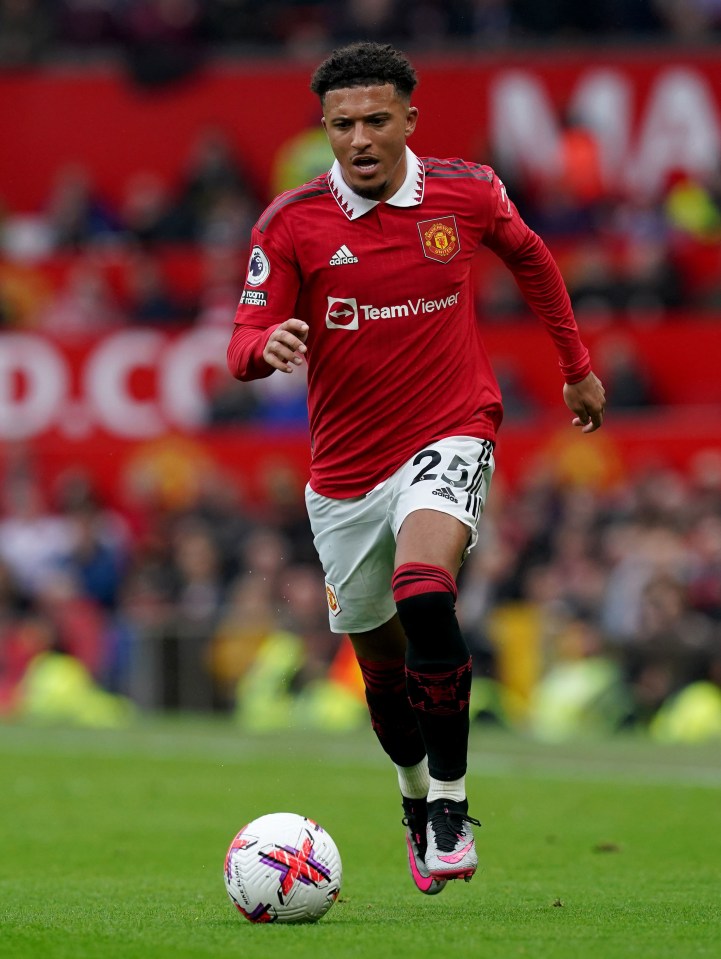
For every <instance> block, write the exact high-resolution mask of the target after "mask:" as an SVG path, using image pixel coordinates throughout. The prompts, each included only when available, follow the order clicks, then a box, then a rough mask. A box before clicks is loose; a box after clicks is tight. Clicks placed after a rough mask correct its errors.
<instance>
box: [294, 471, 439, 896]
mask: <svg viewBox="0 0 721 959" xmlns="http://www.w3.org/2000/svg"><path fill="white" fill-rule="evenodd" d="M306 506H307V508H308V515H309V517H310V522H311V527H312V529H313V534H314V542H315V546H316V549H317V550H318V555H319V557H320V560H321V563H322V565H323V569H324V571H325V576H326V590H327V594H328V610H329V619H330V627H331V629H332V630H333V631H334V632H338V633H348V635H349V636H350V638H351V641H352V643H353V646H354V649H355V652H356V657H357V659H358V663H359V665H360V669H361V674H362V676H363V681H364V684H365V691H366V700H367V702H368V709H369V712H370V717H371V724H372V726H373V729H374V731H375V733H376V736H377V737H378V740H379V742H380V744H381V746H382V748H383V749H384V750H385V752H386V753H387V754H388V756H389V757H390V759H391V760H392V761H393V763H394V765H395V767H396V771H397V774H398V781H399V785H400V788H401V794H402V799H403V809H404V819H405V820H406V841H407V848H408V856H409V867H410V870H411V875H412V877H413V880H414V882H415V883H416V886H417V887H418V888H419V889H420V890H421V891H422V892H425V893H427V894H433V893H436V892H440V890H441V889H442V888H443V886H444V885H445V883H443V882H436V881H435V880H433V879H431V878H430V877H429V876H428V874H427V873H426V872H425V867H424V864H423V853H424V852H425V843H426V808H425V796H426V793H427V791H428V762H427V760H426V753H425V746H424V744H423V739H422V738H421V735H420V732H419V729H418V723H417V722H416V715H415V713H414V711H413V710H412V709H411V706H410V703H409V701H408V695H407V693H406V676H405V648H406V638H405V634H404V633H403V629H402V627H401V625H400V623H399V621H398V616H397V614H396V609H395V603H394V600H393V595H392V592H391V589H390V582H391V578H392V576H393V564H394V561H395V559H394V558H395V537H394V535H393V531H392V529H391V526H390V524H389V521H388V494H387V490H386V489H384V488H379V489H376V490H373V491H371V493H369V494H368V495H367V496H365V497H358V499H357V500H350V501H343V500H330V499H328V498H326V497H322V496H319V495H318V494H317V493H315V492H314V491H313V490H311V489H310V488H307V489H306Z"/></svg>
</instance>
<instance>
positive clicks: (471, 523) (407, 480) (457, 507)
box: [305, 436, 495, 633]
mask: <svg viewBox="0 0 721 959" xmlns="http://www.w3.org/2000/svg"><path fill="white" fill-rule="evenodd" d="M494 468H495V464H494V460H493V444H492V443H491V442H490V441H489V440H479V439H475V438H473V437H469V436H450V437H446V438H445V439H443V440H439V441H438V442H436V443H431V444H429V445H428V446H427V447H424V448H423V449H422V450H421V451H420V452H418V453H416V454H415V455H414V456H412V457H411V458H410V459H409V460H408V461H407V462H406V463H405V464H404V465H403V466H401V468H400V469H398V470H397V471H396V472H395V473H394V474H393V475H392V476H390V477H389V478H388V479H387V480H384V481H383V482H382V483H379V484H378V486H376V487H375V488H374V489H372V490H371V491H370V492H369V493H366V494H365V495H364V496H356V497H353V498H351V499H330V498H328V497H327V496H321V495H320V494H319V493H316V492H315V491H314V490H313V489H311V487H310V485H308V486H306V489H305V502H306V507H307V509H308V516H309V517H310V525H311V529H312V530H313V537H314V540H313V541H314V543H315V548H316V550H317V551H318V555H319V556H320V561H321V564H322V566H323V570H324V572H325V579H326V594H327V598H328V611H329V617H330V628H331V630H332V631H333V632H334V633H365V632H367V631H368V630H370V629H375V628H376V627H378V626H381V625H383V623H387V622H388V620H389V619H391V618H392V616H393V615H394V613H395V611H396V606H395V602H394V600H393V591H392V589H391V579H392V577H393V571H394V569H395V548H396V537H397V536H398V531H399V530H400V528H401V525H402V524H403V521H404V520H405V518H406V516H408V515H409V514H410V513H412V512H414V511H415V510H417V509H433V510H437V511H438V512H440V513H448V514H449V515H450V516H455V517H456V519H458V520H460V521H461V523H464V524H465V525H466V526H467V527H468V528H469V530H470V537H469V543H468V547H467V551H468V550H470V549H472V548H473V546H475V544H476V540H477V539H478V522H479V520H480V517H481V513H482V511H483V508H484V506H485V503H486V499H487V496H488V490H489V488H490V484H491V477H492V475H493V470H494Z"/></svg>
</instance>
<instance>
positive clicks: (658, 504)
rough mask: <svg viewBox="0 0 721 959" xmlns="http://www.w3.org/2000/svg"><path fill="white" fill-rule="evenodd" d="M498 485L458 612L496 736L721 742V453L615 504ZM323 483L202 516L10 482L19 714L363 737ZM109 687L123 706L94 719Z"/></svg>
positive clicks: (10, 610) (648, 481)
mask: <svg viewBox="0 0 721 959" xmlns="http://www.w3.org/2000/svg"><path fill="white" fill-rule="evenodd" d="M494 482H496V485H495V488H494V490H493V492H492V496H491V501H490V504H489V506H488V509H487V511H486V514H485V516H484V518H483V521H482V525H481V537H480V541H479V544H478V547H477V548H476V549H475V550H474V551H473V552H472V553H471V556H470V558H469V559H468V561H467V562H466V564H465V566H464V568H463V570H462V573H461V578H460V592H459V601H458V609H459V617H460V620H461V623H462V626H463V629H464V631H465V634H466V636H467V638H468V640H469V642H470V645H471V647H472V650H473V654H474V664H475V666H474V668H475V680H474V683H475V689H474V693H473V716H474V721H478V722H481V721H487V722H493V723H495V724H498V725H501V726H508V727H511V728H515V729H522V730H528V731H530V732H531V733H532V734H535V735H538V736H539V737H542V738H546V739H551V740H553V739H563V738H567V737H573V736H579V735H591V734H592V735H598V734H602V733H605V734H607V733H610V732H615V731H618V730H623V729H636V730H638V731H640V732H647V731H650V732H651V733H652V734H653V735H655V736H657V737H658V738H661V739H689V740H690V739H707V738H717V737H721V456H719V454H718V451H716V452H713V451H708V452H706V453H704V454H699V456H698V457H697V460H696V462H695V464H694V466H693V468H692V469H691V470H690V471H689V474H688V475H681V474H679V473H677V472H675V471H673V470H670V469H668V468H665V467H663V466H661V465H660V464H659V465H657V466H655V467H652V466H649V468H648V470H647V471H646V472H644V473H643V474H639V475H638V476H637V477H635V478H632V479H627V480H625V481H623V482H620V483H618V484H615V485H613V486H611V487H608V488H605V489H593V488H590V487H589V486H586V485H577V484H570V483H568V482H562V481H561V480H560V479H559V478H558V477H554V476H552V475H550V474H544V473H543V471H541V470H534V472H533V475H532V476H531V475H529V476H528V477H527V479H526V481H525V482H523V483H521V484H519V486H518V487H517V488H515V489H513V490H511V489H509V488H506V487H504V484H503V482H502V477H501V476H497V478H496V481H494ZM302 484H303V481H302V479H301V478H300V477H298V476H296V475H295V474H294V473H293V471H292V470H289V469H286V468H284V467H282V466H279V467H278V469H277V470H276V472H275V474H274V475H273V476H272V477H271V478H270V479H269V483H268V490H267V492H268V497H267V500H266V502H265V503H264V504H258V503H250V502H244V500H243V497H242V495H241V494H240V492H239V491H238V490H237V488H236V487H234V485H233V484H232V483H231V482H229V481H227V479H226V480H219V479H218V478H217V477H216V478H215V479H211V478H210V477H208V479H207V483H206V485H205V487H204V488H202V489H201V490H200V492H198V494H197V495H196V496H195V497H194V498H193V499H192V500H189V501H187V502H184V503H183V504H182V505H179V504H172V503H171V502H169V501H167V500H163V498H162V496H160V495H159V494H158V493H157V491H156V492H155V493H153V494H151V493H150V491H149V490H148V491H146V492H145V495H144V496H140V495H138V496H136V497H135V499H134V500H133V502H132V505H128V506H126V507H123V508H110V507H109V506H108V505H107V504H104V503H103V502H100V501H98V498H97V496H96V495H95V494H94V492H93V490H92V488H91V487H90V486H89V484H88V483H87V481H86V480H85V479H84V478H83V476H82V475H79V474H78V475H70V476H65V477H61V478H59V479H58V481H57V483H56V484H55V486H54V487H53V488H52V489H51V490H50V491H49V492H43V490H41V488H40V484H39V483H38V481H37V479H36V477H35V476H34V475H33V471H32V466H31V464H30V463H28V462H23V461H20V462H18V463H16V464H15V465H14V466H12V467H11V468H9V470H8V474H7V475H6V476H5V482H4V484H3V490H4V501H3V509H2V514H1V518H0V711H1V712H2V714H4V715H5V716H7V717H18V716H28V717H31V718H38V719H42V718H46V719H48V718H53V719H58V718H59V719H65V720H67V721H88V722H96V723H98V724H102V723H108V724H110V723H111V722H115V721H118V717H119V715H122V716H127V715H128V714H129V711H131V710H132V709H133V708H135V709H137V708H140V709H178V708H181V709H195V710H220V711H223V712H225V713H228V714H233V715H234V716H235V717H236V718H237V720H238V722H240V723H241V724H242V725H243V726H244V727H245V728H248V729H254V730H260V729H275V728H284V727H285V726H287V725H289V724H296V725H299V724H300V725H304V726H310V727H313V726H316V727H324V728H332V729H347V728H354V727H356V726H362V724H363V723H365V722H366V721H367V720H366V716H365V707H364V702H363V694H362V688H361V686H360V684H359V679H358V675H357V673H356V671H355V669H354V664H353V661H352V655H350V650H349V648H348V643H347V640H345V639H343V638H341V637H338V636H336V635H334V634H332V633H331V632H330V631H329V629H328V617H327V609H326V602H325V589H324V584H323V575H322V572H321V570H320V567H319V565H318V562H317V559H316V557H315V553H314V551H313V546H312V540H311V535H310V530H309V528H308V523H307V520H306V517H305V510H304V504H303V498H302ZM69 666H70V667H71V668H70V670H69V671H68V667H69ZM91 692H92V695H93V696H94V697H95V700H98V697H101V699H100V702H101V704H102V702H103V700H102V697H105V700H106V705H107V703H112V704H114V705H113V706H112V708H101V706H99V705H98V703H97V702H96V703H95V708H94V709H93V710H90V714H89V717H90V718H88V714H87V713H86V711H85V709H84V706H83V703H84V702H85V699H84V697H87V695H89V694H90V693H91ZM683 697H686V698H685V699H684V698H683ZM689 698H690V699H691V700H692V702H691V705H689V702H688V699H689ZM118 703H122V704H123V710H124V711H121V712H120V713H119V712H118V708H117V704H118ZM679 704H681V705H679ZM682 707H683V708H682ZM678 709H681V711H682V720H679V718H678V714H677V710H678Z"/></svg>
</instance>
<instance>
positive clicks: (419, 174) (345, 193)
mask: <svg viewBox="0 0 721 959" xmlns="http://www.w3.org/2000/svg"><path fill="white" fill-rule="evenodd" d="M425 179H426V173H425V170H424V168H423V163H422V162H421V160H419V158H418V157H417V156H416V155H415V153H414V152H413V151H412V150H411V149H410V147H406V178H405V180H404V181H403V183H402V184H401V186H400V189H399V190H398V191H397V192H396V193H394V194H393V196H392V197H390V199H388V200H386V201H385V202H386V203H390V205H391V206H418V204H419V203H420V202H421V201H422V199H423V190H424V188H425ZM328 186H329V187H330V192H331V193H332V194H333V196H334V197H335V199H336V202H337V204H338V206H339V207H340V208H341V210H342V211H343V212H344V213H345V215H346V216H347V217H348V219H349V220H357V219H358V217H359V216H363V214H364V213H368V211H369V210H372V209H373V207H374V206H378V204H379V203H380V200H367V199H366V198H365V197H362V196H358V194H357V193H354V192H353V190H351V188H350V187H349V186H348V184H347V183H346V182H345V180H344V179H343V172H342V170H341V165H340V163H339V162H338V161H337V160H336V161H335V162H334V164H333V166H332V167H331V168H330V170H329V172H328Z"/></svg>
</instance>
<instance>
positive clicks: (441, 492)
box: [433, 486, 458, 503]
mask: <svg viewBox="0 0 721 959" xmlns="http://www.w3.org/2000/svg"><path fill="white" fill-rule="evenodd" d="M433 495H434V496H442V497H443V499H449V500H451V501H452V502H453V503H457V502H458V500H457V499H456V497H455V496H454V495H453V493H452V492H451V490H450V489H449V488H448V487H447V486H441V488H440V489H434V490H433Z"/></svg>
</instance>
